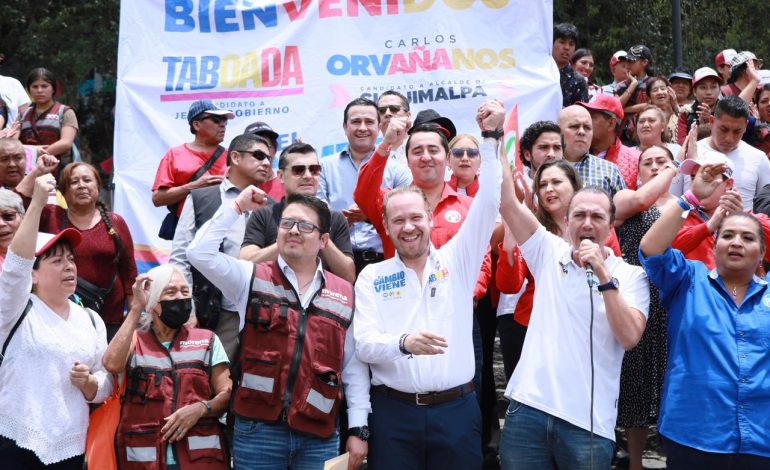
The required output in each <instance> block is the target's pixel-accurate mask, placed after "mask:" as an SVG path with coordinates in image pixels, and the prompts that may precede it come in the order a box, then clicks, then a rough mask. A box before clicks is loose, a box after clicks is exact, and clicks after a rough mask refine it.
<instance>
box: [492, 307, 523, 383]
mask: <svg viewBox="0 0 770 470" xmlns="http://www.w3.org/2000/svg"><path fill="white" fill-rule="evenodd" d="M497 331H498V332H499V334H500V350H501V351H502V353H503V368H504V369H505V380H506V382H507V381H509V380H511V375H513V371H514V369H516V364H518V363H519V359H520V358H521V350H522V348H523V347H524V337H525V336H526V335H527V327H526V326H524V325H522V324H521V323H519V322H517V321H516V320H514V319H513V314H512V313H511V314H507V315H500V316H499V317H497Z"/></svg>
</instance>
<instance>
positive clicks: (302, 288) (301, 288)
mask: <svg viewBox="0 0 770 470" xmlns="http://www.w3.org/2000/svg"><path fill="white" fill-rule="evenodd" d="M311 282H313V278H312V277H311V278H310V280H309V281H307V282H306V283H305V284H304V285H303V286H302V287H300V288H299V295H302V294H303V293H304V292H305V289H307V286H309V285H310V283H311ZM733 290H735V289H733Z"/></svg>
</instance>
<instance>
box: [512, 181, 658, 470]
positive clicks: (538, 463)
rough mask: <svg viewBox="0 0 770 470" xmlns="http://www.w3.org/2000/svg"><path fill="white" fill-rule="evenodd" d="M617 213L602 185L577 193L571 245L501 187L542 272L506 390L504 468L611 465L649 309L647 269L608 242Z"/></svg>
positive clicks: (526, 249) (525, 251)
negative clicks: (629, 357)
mask: <svg viewBox="0 0 770 470" xmlns="http://www.w3.org/2000/svg"><path fill="white" fill-rule="evenodd" d="M614 212H615V211H614V206H613V204H612V200H611V199H610V198H609V196H607V194H606V193H605V192H603V191H602V190H600V189H597V188H585V189H582V190H581V191H579V192H577V193H576V194H575V196H574V197H573V198H572V201H571V202H570V206H569V208H568V211H567V220H566V221H567V232H568V235H569V237H570V239H571V240H572V243H568V242H566V241H565V240H563V239H562V238H560V237H557V236H556V235H553V234H550V233H548V232H547V231H546V230H545V228H544V227H542V226H541V225H540V223H539V222H538V221H537V219H536V218H535V216H534V215H533V214H532V213H531V212H530V211H529V210H528V209H527V208H526V207H524V206H523V205H522V204H521V203H520V202H519V201H518V199H517V198H516V196H515V195H514V194H513V191H512V190H509V189H508V188H507V187H506V186H505V185H504V186H503V194H502V208H501V214H502V216H503V219H504V220H505V222H506V224H507V225H508V226H509V227H510V228H511V231H512V232H513V235H514V236H515V238H516V240H518V242H519V243H520V245H519V246H520V248H521V252H522V255H523V256H524V259H525V260H526V262H527V265H528V267H529V269H530V271H531V272H532V274H533V276H534V279H535V296H534V304H533V307H532V319H531V320H530V324H529V329H528V330H527V336H526V339H525V340H524V348H523V351H522V354H521V360H520V361H519V363H518V365H517V366H516V370H515V371H514V372H513V376H512V377H511V380H510V382H509V383H508V387H507V388H506V391H505V396H506V397H507V398H509V399H510V400H511V403H510V406H509V407H508V411H507V412H506V418H505V427H504V430H503V435H502V437H501V439H500V459H501V464H502V468H503V469H513V468H516V469H522V468H523V469H533V470H534V469H538V470H539V469H543V468H553V462H555V463H556V466H557V467H558V468H560V469H565V468H577V465H578V464H580V465H583V466H585V465H587V464H588V463H589V462H590V464H591V467H585V468H610V465H611V461H612V455H613V450H614V447H615V446H614V438H615V420H616V417H617V408H616V403H617V397H618V390H619V386H620V384H619V382H620V367H621V363H622V361H623V354H624V350H628V349H631V348H633V347H634V346H635V345H636V344H637V343H638V342H639V339H640V338H641V336H642V333H643V332H644V328H645V325H646V318H647V311H648V307H649V285H648V282H647V278H646V276H645V274H644V271H642V269H641V268H639V267H636V266H631V265H629V264H627V263H625V262H624V261H623V260H622V259H620V258H617V257H615V256H613V255H612V254H610V253H608V252H606V251H605V250H603V249H602V246H604V243H605V241H606V239H607V236H608V235H609V232H610V228H611V226H612V223H613V219H614ZM589 267H592V268H593V269H592V270H591V274H589V273H588V271H587V268H589ZM589 286H590V287H589ZM581 468H584V467H581Z"/></svg>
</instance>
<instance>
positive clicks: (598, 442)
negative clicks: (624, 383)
mask: <svg viewBox="0 0 770 470" xmlns="http://www.w3.org/2000/svg"><path fill="white" fill-rule="evenodd" d="M586 411H588V410H586ZM592 447H593V465H592V464H591V460H592V458H591V454H592V452H591V448H592ZM614 451H615V443H614V442H612V441H611V440H609V439H607V438H604V437H601V436H597V435H596V434H594V436H593V439H592V438H591V433H590V432H588V431H586V430H585V429H583V428H579V427H577V426H575V425H574V424H570V423H568V422H567V421H564V420H563V419H559V418H556V417H554V416H551V415H549V414H548V413H545V412H542V411H540V410H537V409H535V408H532V407H530V406H527V405H524V404H522V403H519V402H517V401H515V400H511V403H510V404H509V405H508V410H507V411H506V412H505V427H504V428H503V435H502V437H501V438H500V463H501V466H502V468H503V470H520V469H532V470H544V469H555V468H558V469H559V470H566V469H602V470H605V469H608V468H610V465H611V464H612V454H613V452H614Z"/></svg>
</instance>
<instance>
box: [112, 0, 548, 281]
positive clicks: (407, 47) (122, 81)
mask: <svg viewBox="0 0 770 470" xmlns="http://www.w3.org/2000/svg"><path fill="white" fill-rule="evenodd" d="M551 36H552V2H551V1H550V0H543V1H534V0H320V1H319V0H296V1H292V0H290V1H287V2H285V3H272V2H271V1H269V0H265V1H260V0H216V1H212V0H165V1H159V0H131V1H127V2H121V14H120V44H119V50H118V90H117V107H116V109H117V110H118V111H117V113H116V118H115V120H116V123H115V130H116V132H115V134H116V135H115V185H116V189H115V211H116V212H117V213H119V214H121V215H122V216H123V217H125V219H126V221H127V222H128V225H129V228H130V229H131V233H132V235H133V237H134V242H135V244H136V253H137V264H138V266H139V270H140V271H146V270H147V269H149V268H150V267H152V265H154V264H157V263H158V262H164V261H165V260H166V259H167V254H168V249H169V244H168V242H165V241H162V240H160V239H159V238H158V237H157V233H158V228H159V227H160V222H161V220H162V219H163V217H164V216H165V214H166V212H167V211H166V209H165V208H156V207H154V206H153V205H152V202H151V186H152V182H153V180H154V178H155V172H156V170H157V167H158V162H159V161H160V159H161V157H162V156H163V154H164V153H165V152H166V150H167V149H168V148H170V147H172V146H176V145H179V144H181V143H183V142H189V141H191V140H192V135H191V134H190V133H189V127H188V124H187V116H186V113H187V110H188V108H189V106H190V103H191V102H192V101H194V100H197V99H204V98H208V99H211V100H213V101H214V102H215V103H216V104H217V105H218V106H221V107H223V108H227V109H229V110H231V111H233V112H234V113H235V115H236V119H235V120H233V121H230V123H229V124H228V130H227V135H226V140H225V142H224V143H223V145H227V143H228V142H229V141H230V140H231V139H232V138H233V137H235V136H236V135H238V134H240V133H241V132H242V131H243V129H244V128H245V127H246V126H247V125H248V124H250V123H252V122H255V121H264V122H267V123H269V124H270V126H271V127H273V129H275V130H276V131H277V132H278V133H279V134H280V140H279V146H280V147H285V146H287V145H289V144H290V143H291V142H293V141H294V140H296V139H297V138H301V139H302V140H303V141H304V142H307V143H310V144H312V145H313V146H315V147H316V149H318V151H319V154H320V155H321V156H327V155H331V154H333V153H335V152H338V151H340V150H342V149H343V148H344V147H345V146H346V140H345V136H344V133H343V131H342V117H343V116H342V114H343V110H344V107H345V105H346V104H347V103H348V102H349V101H351V100H352V99H354V98H356V97H359V96H362V97H365V98H371V99H373V100H375V101H376V100H377V97H378V96H379V94H380V93H382V92H383V91H386V90H389V89H395V90H397V91H400V92H401V93H403V94H404V95H406V96H407V97H408V98H409V101H410V103H411V108H412V116H413V117H414V116H416V114H417V112H419V111H420V110H423V109H427V108H433V109H435V110H436V111H438V112H439V113H440V114H441V115H443V116H447V117H449V118H451V119H452V120H453V121H454V123H455V125H456V127H457V129H458V132H461V133H462V132H469V133H474V134H475V133H478V127H477V125H476V123H475V121H474V117H475V109H476V107H477V106H478V105H479V103H480V102H481V101H483V100H484V99H485V98H487V97H494V98H500V99H502V100H504V101H505V104H506V108H507V109H509V110H510V109H513V106H514V105H515V104H517V105H518V116H519V129H521V130H522V131H523V130H524V129H525V128H526V127H527V126H528V125H529V124H530V123H532V122H534V121H536V120H540V119H552V120H553V119H555V118H556V115H557V113H558V111H559V109H560V108H561V93H560V89H559V74H558V70H557V69H556V65H555V63H554V62H553V60H552V59H551V53H550V50H551V44H552V42H551Z"/></svg>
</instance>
